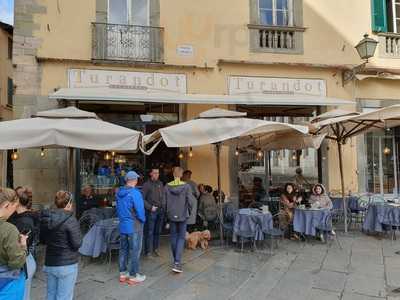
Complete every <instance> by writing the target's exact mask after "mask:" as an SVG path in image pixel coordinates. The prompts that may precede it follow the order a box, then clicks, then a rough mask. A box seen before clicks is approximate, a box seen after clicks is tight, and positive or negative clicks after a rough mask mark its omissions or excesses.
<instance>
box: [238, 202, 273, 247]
mask: <svg viewBox="0 0 400 300" xmlns="http://www.w3.org/2000/svg"><path fill="white" fill-rule="evenodd" d="M272 229H273V220H272V215H271V213H262V212H260V211H259V210H257V209H251V208H243V209H239V211H238V213H237V214H236V215H235V220H234V222H233V235H232V241H233V242H237V237H238V236H241V237H247V238H254V239H255V240H256V241H259V240H264V232H268V231H270V230H272Z"/></svg>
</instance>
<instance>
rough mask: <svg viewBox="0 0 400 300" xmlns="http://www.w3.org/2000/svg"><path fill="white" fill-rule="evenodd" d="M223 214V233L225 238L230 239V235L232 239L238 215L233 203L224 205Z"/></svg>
mask: <svg viewBox="0 0 400 300" xmlns="http://www.w3.org/2000/svg"><path fill="white" fill-rule="evenodd" d="M222 213H223V223H222V228H223V231H224V232H223V233H224V237H226V238H228V236H229V234H230V237H231V238H232V235H233V222H234V220H235V214H236V209H235V207H234V206H233V203H230V202H229V203H224V206H223V208H222Z"/></svg>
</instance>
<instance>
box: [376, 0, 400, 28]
mask: <svg viewBox="0 0 400 300" xmlns="http://www.w3.org/2000/svg"><path fill="white" fill-rule="evenodd" d="M371 10H372V11H371V13H372V30H373V31H375V32H394V33H400V0H372V7H371Z"/></svg>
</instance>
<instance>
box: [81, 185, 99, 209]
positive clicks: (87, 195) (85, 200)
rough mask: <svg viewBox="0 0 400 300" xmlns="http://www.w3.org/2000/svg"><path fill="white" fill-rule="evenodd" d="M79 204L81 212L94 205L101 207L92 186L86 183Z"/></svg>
mask: <svg viewBox="0 0 400 300" xmlns="http://www.w3.org/2000/svg"><path fill="white" fill-rule="evenodd" d="M79 205H80V210H81V212H83V211H85V210H89V209H91V208H93V207H99V203H98V198H97V197H96V196H95V194H94V191H93V188H92V186H90V185H86V186H84V187H83V189H82V195H81V198H80V202H79Z"/></svg>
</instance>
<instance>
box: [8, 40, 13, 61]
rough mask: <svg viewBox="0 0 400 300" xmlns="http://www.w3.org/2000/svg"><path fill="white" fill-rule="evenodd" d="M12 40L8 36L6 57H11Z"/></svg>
mask: <svg viewBox="0 0 400 300" xmlns="http://www.w3.org/2000/svg"><path fill="white" fill-rule="evenodd" d="M12 50H13V41H12V39H11V38H8V59H12Z"/></svg>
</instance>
